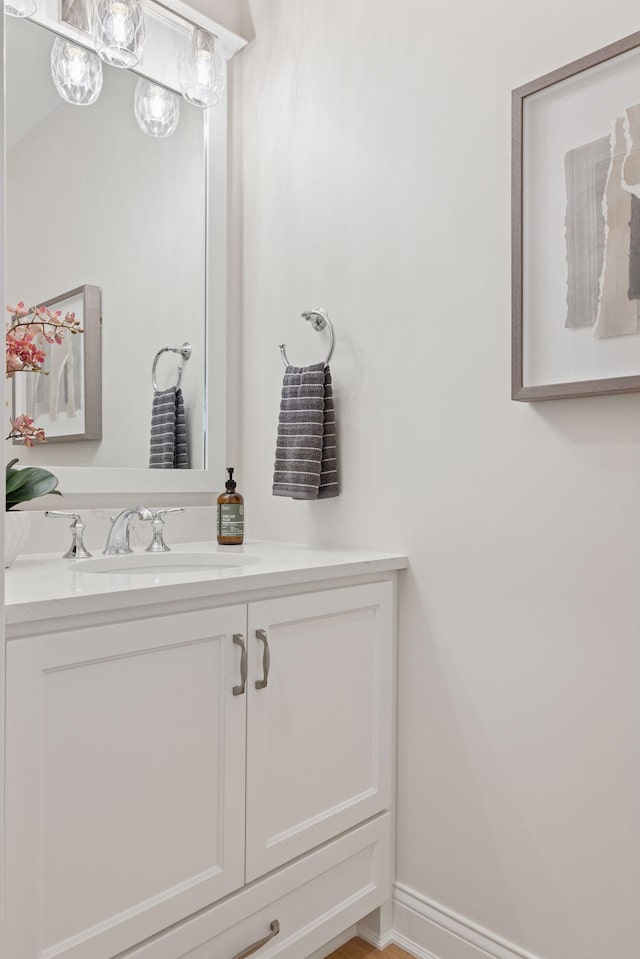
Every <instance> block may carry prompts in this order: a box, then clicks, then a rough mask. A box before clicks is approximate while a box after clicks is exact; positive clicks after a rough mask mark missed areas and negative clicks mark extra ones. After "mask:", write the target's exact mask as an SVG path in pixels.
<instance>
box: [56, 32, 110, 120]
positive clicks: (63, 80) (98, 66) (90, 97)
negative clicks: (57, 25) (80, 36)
mask: <svg viewBox="0 0 640 959" xmlns="http://www.w3.org/2000/svg"><path fill="white" fill-rule="evenodd" d="M51 76H52V77H53V82H54V84H55V87H56V90H57V91H58V93H59V94H60V96H61V97H62V99H63V100H66V101H67V103H72V104H73V105H74V106H78V107H88V106H91V104H92V103H95V102H96V100H97V99H98V97H99V96H100V91H101V90H102V63H101V62H100V59H99V58H98V57H97V56H96V54H95V53H93V52H92V51H91V50H87V49H86V48H85V47H79V46H77V44H75V43H70V42H69V41H68V40H63V39H62V37H56V39H55V40H54V42H53V48H52V50H51Z"/></svg>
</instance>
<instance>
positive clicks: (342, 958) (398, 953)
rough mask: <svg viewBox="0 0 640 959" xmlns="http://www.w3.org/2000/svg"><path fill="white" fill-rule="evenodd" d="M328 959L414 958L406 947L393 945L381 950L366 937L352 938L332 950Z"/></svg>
mask: <svg viewBox="0 0 640 959" xmlns="http://www.w3.org/2000/svg"><path fill="white" fill-rule="evenodd" d="M327 959H413V956H410V955H409V953H408V952H405V951H404V949H398V947H397V946H394V945H391V946H387V948H386V949H383V950H382V952H379V951H378V950H377V949H376V948H375V946H370V945H369V943H368V942H365V941H364V939H351V940H349V942H345V944H344V946H340V948H339V949H336V951H335V952H332V953H331V955H330V956H328V957H327Z"/></svg>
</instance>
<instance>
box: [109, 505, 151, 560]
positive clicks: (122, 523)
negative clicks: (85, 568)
mask: <svg viewBox="0 0 640 959" xmlns="http://www.w3.org/2000/svg"><path fill="white" fill-rule="evenodd" d="M134 516H137V517H138V518H139V519H144V520H152V519H153V513H151V512H150V511H149V510H148V509H146V508H145V507H144V506H134V507H133V509H123V510H122V512H121V513H118V515H117V516H112V517H111V529H110V530H109V535H108V536H107V545H106V546H105V548H104V550H103V555H104V556H121V555H122V554H123V553H133V550H132V549H131V547H130V546H129V527H130V525H131V520H132V519H133V517H134Z"/></svg>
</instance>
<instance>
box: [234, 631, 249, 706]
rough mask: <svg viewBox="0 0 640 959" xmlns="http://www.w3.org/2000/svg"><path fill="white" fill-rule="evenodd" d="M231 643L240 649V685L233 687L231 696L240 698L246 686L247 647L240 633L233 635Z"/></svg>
mask: <svg viewBox="0 0 640 959" xmlns="http://www.w3.org/2000/svg"><path fill="white" fill-rule="evenodd" d="M233 642H234V643H235V645H236V646H239V647H240V685H239V686H234V687H233V695H234V696H242V695H243V693H244V691H245V689H246V686H247V647H246V646H245V642H244V636H243V635H242V633H235V634H234V637H233Z"/></svg>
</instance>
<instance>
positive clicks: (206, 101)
mask: <svg viewBox="0 0 640 959" xmlns="http://www.w3.org/2000/svg"><path fill="white" fill-rule="evenodd" d="M178 69H179V76H180V89H181V90H182V93H183V94H184V98H185V100H188V101H189V103H193V104H195V106H197V107H214V106H215V105H216V103H219V102H220V100H221V98H222V94H223V93H224V88H225V85H226V78H227V64H226V60H225V58H224V55H223V53H222V50H221V49H220V42H219V40H218V38H217V37H214V35H213V34H212V33H208V32H207V31H206V30H194V32H193V33H192V35H191V37H190V38H189V40H188V41H187V43H186V44H185V46H184V47H183V48H182V50H181V52H180V62H179V65H178Z"/></svg>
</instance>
